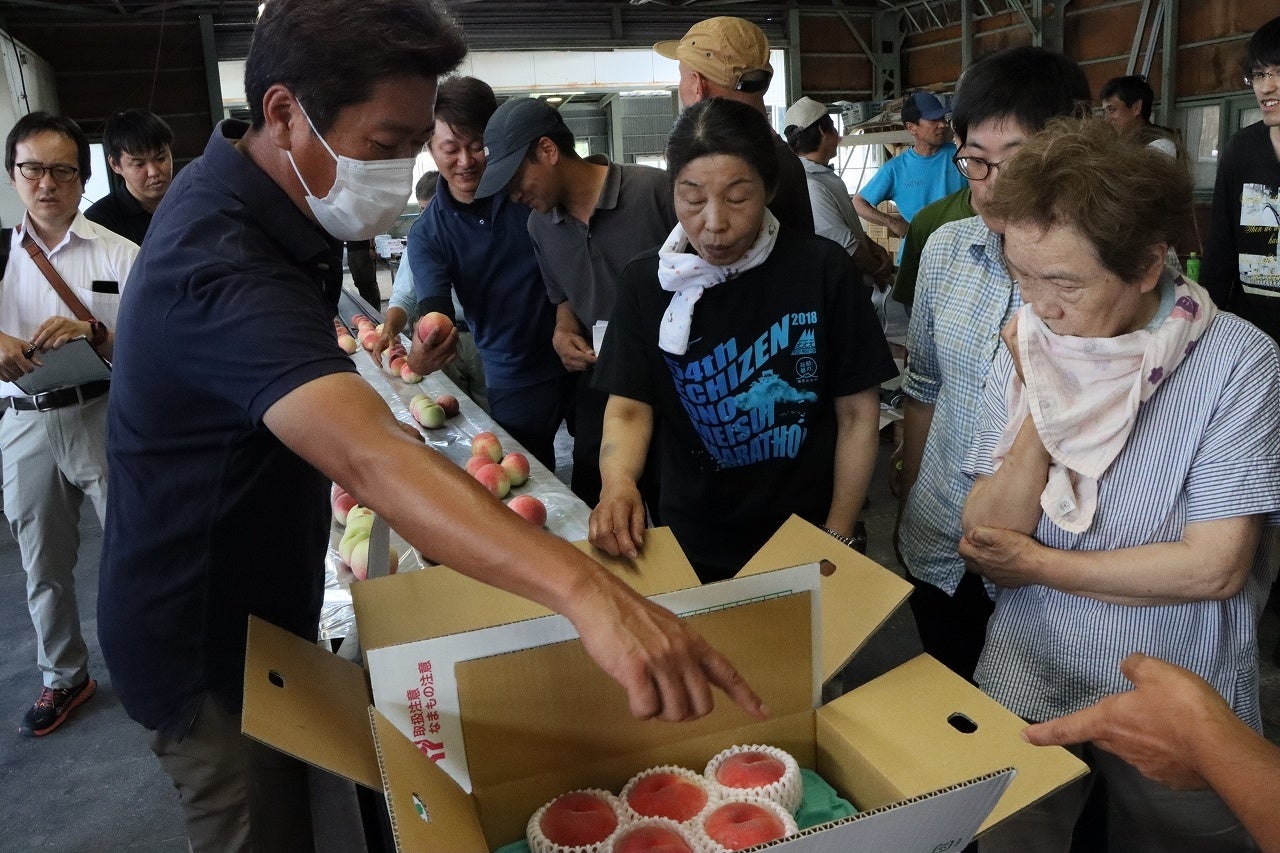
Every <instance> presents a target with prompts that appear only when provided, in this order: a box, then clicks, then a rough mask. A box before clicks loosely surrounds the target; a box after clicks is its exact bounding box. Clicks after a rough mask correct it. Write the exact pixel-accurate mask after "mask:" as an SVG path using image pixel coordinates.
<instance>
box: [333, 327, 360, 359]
mask: <svg viewBox="0 0 1280 853" xmlns="http://www.w3.org/2000/svg"><path fill="white" fill-rule="evenodd" d="M338 346H340V347H342V351H343V352H345V353H346V354H347V355H354V354H355V351H356V350H358V349H360V344H359V343H357V342H356V339H355V338H353V337H351V336H350V335H348V334H347V333H346V332H343V333H342V334H341V335H338Z"/></svg>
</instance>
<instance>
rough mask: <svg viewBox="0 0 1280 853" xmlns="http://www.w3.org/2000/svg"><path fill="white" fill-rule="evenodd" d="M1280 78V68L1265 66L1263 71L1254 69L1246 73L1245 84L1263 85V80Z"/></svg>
mask: <svg viewBox="0 0 1280 853" xmlns="http://www.w3.org/2000/svg"><path fill="white" fill-rule="evenodd" d="M1272 79H1275V80H1280V68H1264V69H1262V70H1261V71H1258V70H1254V71H1250V72H1249V73H1248V74H1246V75H1244V84H1245V85H1246V86H1261V85H1262V81H1263V80H1272Z"/></svg>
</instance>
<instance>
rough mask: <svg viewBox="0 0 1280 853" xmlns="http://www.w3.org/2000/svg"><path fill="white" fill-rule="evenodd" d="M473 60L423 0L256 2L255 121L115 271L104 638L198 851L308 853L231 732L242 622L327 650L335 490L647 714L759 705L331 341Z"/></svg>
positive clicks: (300, 813) (113, 669) (732, 676)
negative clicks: (487, 480) (551, 614)
mask: <svg viewBox="0 0 1280 853" xmlns="http://www.w3.org/2000/svg"><path fill="white" fill-rule="evenodd" d="M335 21H340V22H341V26H335V25H334V22H335ZM375 42H376V43H377V45H378V49H377V50H376V51H353V50H352V49H351V45H353V44H372V43H375ZM465 50H466V48H465V45H464V42H463V39H462V34H461V32H460V30H459V29H458V28H457V27H456V25H455V24H453V23H452V22H451V20H450V19H449V18H448V17H447V16H446V15H445V14H444V13H443V12H442V11H441V10H440V7H439V6H438V5H437V4H436V3H434V2H429V0H380V2H378V3H367V2H365V0H271V2H270V3H267V4H265V6H264V9H263V12H262V14H261V16H260V17H259V18H258V23H257V25H256V29H255V31H254V35H253V40H252V42H251V44H250V47H249V56H248V59H247V60H246V63H245V90H246V92H247V94H248V100H249V104H250V110H251V114H252V123H251V124H250V125H248V126H246V125H245V124H243V123H242V122H237V121H224V122H222V123H221V124H219V125H218V127H217V128H216V129H215V131H214V133H213V135H212V137H211V138H210V140H209V143H208V145H207V146H206V148H205V152H204V155H203V156H202V157H200V158H199V159H197V160H196V161H194V162H193V163H191V164H190V165H189V166H187V168H185V169H183V171H182V173H181V174H180V175H179V176H178V179H177V180H176V181H175V183H174V185H173V188H172V190H171V191H170V194H169V198H168V200H167V201H166V202H165V204H164V205H163V206H162V207H161V209H160V210H159V211H158V215H157V216H156V218H155V219H154V221H153V222H152V225H151V231H150V232H149V234H148V239H147V247H146V248H144V249H143V251H142V253H141V254H140V255H139V257H138V263H137V264H136V265H135V266H134V268H133V272H132V274H131V276H130V279H129V286H128V288H127V289H126V291H125V299H124V301H123V304H122V305H121V308H120V313H119V329H118V335H119V337H118V340H119V344H118V345H117V347H116V350H115V355H116V360H115V372H114V374H113V379H112V393H111V395H110V402H109V405H108V434H107V455H108V461H109V471H110V474H109V476H110V488H109V496H108V504H107V513H106V517H107V518H106V533H105V537H104V542H103V553H102V560H101V564H100V588H99V589H100V591H99V597H98V633H99V637H100V639H101V643H102V651H103V656H104V658H105V659H106V663H107V668H108V670H109V671H110V674H111V681H112V686H113V687H114V688H115V690H116V692H117V693H118V695H119V697H120V701H121V702H122V703H123V705H124V707H125V710H126V711H127V712H128V713H129V715H130V716H131V717H133V718H134V719H135V720H137V721H138V722H140V723H141V724H142V725H143V726H145V727H146V728H148V729H151V730H152V731H153V735H152V738H151V748H152V751H153V752H154V753H155V754H156V756H157V757H158V758H159V760H160V762H161V765H162V766H163V767H164V769H165V772H166V773H168V774H169V776H170V777H171V778H172V779H173V782H174V786H175V787H176V788H177V790H178V791H179V795H180V800H181V804H182V808H183V810H184V815H185V817H186V824H187V832H188V837H189V840H190V843H191V849H193V850H195V851H231V850H249V849H253V850H273V851H274V850H300V849H311V847H310V844H311V836H312V832H311V812H310V807H309V806H310V803H309V801H308V796H307V782H306V779H307V773H306V768H305V767H304V766H302V765H301V764H300V763H298V762H296V761H294V760H292V759H289V758H287V757H285V756H283V755H281V754H279V753H275V752H274V751H272V750H270V749H268V748H267V747H264V746H262V745H260V744H257V743H255V742H253V741H251V740H250V739H248V738H246V737H245V736H244V735H242V734H241V732H240V708H241V702H242V698H243V697H242V691H243V678H244V658H245V632H246V627H247V622H248V617H249V615H250V614H254V615H256V616H259V617H262V618H264V619H266V620H268V621H270V622H273V623H275V624H276V625H279V626H281V627H283V628H285V629H287V630H289V631H291V632H292V633H294V634H296V635H298V636H299V637H302V638H304V639H306V640H308V641H314V640H315V639H316V635H317V627H318V622H319V612H320V603H321V594H322V585H323V560H324V554H325V549H326V547H327V545H328V538H329V528H330V522H331V519H330V512H329V508H328V491H329V480H330V479H332V480H335V481H336V482H338V483H339V484H341V485H342V486H343V487H344V488H346V489H347V491H348V492H350V493H351V494H352V495H354V496H355V497H356V498H357V499H358V500H359V501H360V503H362V504H365V505H367V506H370V507H371V508H373V509H374V510H375V511H376V512H378V513H379V514H380V515H382V516H383V517H385V518H386V519H387V520H388V521H389V522H390V524H391V526H392V527H394V528H395V529H396V530H397V531H398V532H399V533H400V534H401V535H403V536H404V538H405V539H406V540H408V541H409V543H410V544H411V545H412V546H413V547H414V548H417V549H419V550H421V551H423V552H425V553H427V554H429V555H430V556H431V557H432V558H433V559H434V560H436V561H439V562H443V563H447V564H448V565H450V566H452V567H454V568H455V569H457V570H459V571H461V572H463V573H465V574H468V575H470V576H471V577H473V578H476V579H478V580H481V581H484V582H488V583H493V584H495V585H497V586H500V587H502V588H504V589H506V590H508V591H511V592H514V593H516V594H519V595H523V596H526V597H528V598H530V599H533V600H535V601H538V602H539V603H541V604H543V605H544V606H546V607H549V608H551V609H554V610H558V611H559V612H561V613H563V614H564V615H565V616H566V617H567V618H568V619H569V620H570V621H571V622H572V623H573V624H574V625H575V627H576V628H577V629H578V631H579V633H580V635H581V636H582V640H583V644H584V647H585V649H586V651H587V653H588V654H590V655H591V656H592V658H593V659H594V660H595V661H597V662H598V663H599V664H600V665H601V666H602V667H603V668H604V669H605V671H606V672H607V673H609V674H610V675H611V676H612V677H613V678H615V679H616V680H618V681H619V682H620V683H621V684H622V685H623V686H624V687H625V688H626V690H627V692H628V698H629V702H630V708H631V711H632V712H633V713H634V714H636V715H637V716H642V717H652V716H660V717H663V718H665V719H672V720H676V719H688V718H692V717H695V716H699V715H701V714H705V713H706V712H708V711H709V710H710V707H711V693H710V689H709V687H708V683H712V684H717V685H721V686H723V687H724V688H725V689H727V690H728V691H729V692H730V694H731V696H732V697H733V698H734V699H735V700H736V701H738V702H739V703H740V704H741V705H743V707H744V708H746V709H747V711H748V712H749V713H754V714H755V715H757V716H761V715H762V714H763V713H764V711H763V708H762V706H761V704H760V701H759V699H758V698H756V697H755V694H754V693H752V692H751V690H750V688H749V687H747V686H746V684H745V683H744V682H743V680H742V679H741V677H740V676H738V674H737V673H736V672H735V671H734V670H733V668H732V666H731V665H730V664H729V662H728V661H726V660H725V659H724V658H723V657H722V656H720V655H718V654H717V653H716V652H715V651H714V650H712V649H711V648H710V646H708V645H707V643H706V641H705V640H703V639H702V638H701V637H700V636H699V635H697V634H695V633H693V632H692V630H691V629H689V628H688V627H687V626H686V625H685V624H684V623H683V622H682V621H681V620H679V619H676V618H675V617H674V615H672V614H671V613H670V612H669V611H666V610H663V609H662V608H660V607H657V606H656V605H653V604H652V603H650V602H648V601H647V600H646V599H643V598H641V597H640V596H639V595H638V594H636V593H635V592H633V591H632V590H631V589H630V588H629V587H627V586H625V585H624V584H623V583H622V582H621V581H620V580H618V579H617V578H616V577H614V576H613V575H612V574H610V573H609V572H607V571H606V570H605V569H603V568H602V567H601V566H600V565H599V564H598V563H596V562H595V561H594V560H592V559H591V558H590V557H588V556H587V555H586V554H584V553H583V552H581V551H579V550H578V549H577V548H575V547H573V546H572V545H571V544H569V543H567V542H564V541H563V540H560V539H557V538H555V537H553V536H549V535H547V534H546V533H544V532H541V531H538V530H535V529H534V528H533V527H531V526H530V525H529V524H527V523H526V522H525V521H524V520H523V519H522V518H520V517H519V516H517V515H516V514H515V513H513V512H511V511H510V510H508V509H507V508H506V507H504V506H503V505H502V504H501V503H500V502H499V501H497V500H496V499H494V498H493V496H492V495H490V494H489V493H488V492H487V491H486V490H485V489H484V488H483V487H482V486H480V485H479V483H477V482H476V481H475V480H474V479H472V478H471V477H468V476H467V475H466V473H465V472H463V471H462V470H461V469H460V468H458V467H457V466H456V465H454V464H452V463H451V462H449V460H448V459H446V458H445V457H444V456H442V455H441V454H439V453H436V452H434V451H433V450H430V449H429V448H427V447H425V446H424V445H423V443H422V439H421V435H420V434H419V433H418V431H417V430H416V429H413V428H411V427H408V426H407V425H404V424H401V423H400V422H399V421H397V420H396V418H395V416H394V415H393V414H392V412H391V410H390V409H389V408H388V407H387V404H386V403H385V402H384V401H383V400H382V399H381V398H380V397H379V396H378V394H377V392H375V391H374V390H373V389H372V388H371V387H370V386H369V384H368V383H366V382H365V381H364V380H362V379H361V378H360V377H359V375H358V374H357V373H356V371H355V367H354V365H353V363H352V361H351V359H350V358H349V357H347V356H346V354H345V353H343V352H342V350H341V349H340V348H339V347H338V346H337V343H336V341H335V340H334V337H333V325H332V323H333V317H334V314H335V313H336V307H337V297H338V289H339V286H340V279H339V276H340V273H341V267H340V266H339V262H338V260H339V254H340V250H341V243H340V242H339V241H342V240H358V239H366V238H368V237H370V236H371V235H374V234H377V233H379V232H380V231H382V230H383V229H384V228H385V227H386V226H387V225H388V224H389V223H390V221H391V220H393V219H394V218H395V217H396V216H397V215H398V214H399V213H400V212H401V210H402V209H403V208H404V202H405V192H406V190H407V188H408V186H409V183H410V178H411V176H412V169H413V161H414V156H415V155H416V154H417V153H418V151H419V150H421V147H422V145H423V143H424V141H425V139H426V137H427V134H428V132H429V131H430V129H431V127H432V115H431V105H432V103H433V102H434V101H435V95H436V77H437V75H439V74H442V73H445V72H447V71H450V70H452V69H453V68H454V67H456V66H457V64H458V63H459V62H460V61H461V59H462V57H463V55H464V53H465Z"/></svg>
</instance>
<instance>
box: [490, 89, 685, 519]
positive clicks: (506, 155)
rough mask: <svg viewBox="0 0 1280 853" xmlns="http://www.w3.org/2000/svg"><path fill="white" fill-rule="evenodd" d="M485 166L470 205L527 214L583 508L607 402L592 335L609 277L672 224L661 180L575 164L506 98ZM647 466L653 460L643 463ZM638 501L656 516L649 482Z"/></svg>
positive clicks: (522, 104)
mask: <svg viewBox="0 0 1280 853" xmlns="http://www.w3.org/2000/svg"><path fill="white" fill-rule="evenodd" d="M484 140H485V151H486V153H487V158H488V165H487V166H486V168H485V173H484V176H483V177H482V178H481V179H480V185H479V187H478V188H477V190H476V194H477V195H478V196H487V195H490V194H492V193H497V192H501V191H502V190H503V189H504V188H505V189H506V191H507V193H508V194H509V195H510V196H511V199H512V200H513V201H515V202H518V203H520V204H524V205H527V206H528V207H530V208H532V209H533V213H532V214H530V216H529V236H530V237H531V238H532V240H533V249H534V254H536V255H537V258H538V266H539V268H540V269H541V270H542V278H543V281H544V282H545V283H546V285H547V295H548V297H549V298H550V299H551V302H552V304H554V305H555V306H556V326H555V332H554V334H553V335H552V339H551V343H552V346H554V347H555V350H556V352H557V353H558V354H559V356H560V360H561V361H562V362H563V363H564V366H565V367H566V368H567V369H568V370H569V371H571V372H575V373H577V374H578V377H579V379H578V383H577V388H576V391H575V401H574V420H573V477H572V480H571V482H570V487H571V488H572V489H573V492H574V494H576V495H577V496H578V497H580V498H582V500H584V501H586V503H587V504H588V505H590V506H592V507H594V506H595V505H596V503H597V502H598V501H599V498H600V436H601V432H602V430H603V428H604V407H605V404H606V403H607V402H608V400H609V397H608V395H607V394H603V393H601V392H599V391H596V390H595V389H594V388H592V387H591V380H592V377H593V375H594V374H593V369H594V366H595V363H596V352H595V346H594V337H595V335H594V334H593V332H594V331H595V330H596V329H597V327H598V326H599V325H600V324H607V323H608V321H609V317H610V316H611V315H612V314H613V304H614V297H615V296H616V294H617V282H618V276H619V275H620V274H621V273H622V268H623V267H625V266H626V265H627V262H628V261H630V260H631V259H632V258H633V257H635V256H636V255H638V254H639V253H640V252H643V251H645V250H646V249H651V248H653V247H654V246H658V245H660V244H661V243H662V241H663V240H665V239H666V237H667V235H668V234H669V233H671V229H672V228H673V227H674V226H675V223H676V214H675V206H674V203H673V201H672V193H671V183H670V181H669V180H668V179H667V174H666V172H663V171H661V170H659V169H653V168H650V167H648V166H638V165H634V164H625V165H624V164H621V163H610V162H609V161H608V159H606V158H604V157H603V156H600V155H593V156H591V157H588V158H585V159H584V158H582V157H580V156H579V155H578V153H577V151H576V150H574V138H573V132H572V131H570V130H569V128H568V126H567V125H565V123H564V119H563V118H562V117H561V115H560V112H559V110H557V109H556V108H555V107H553V106H551V105H550V104H548V103H547V102H545V101H542V100H539V99H537V98H512V99H511V100H508V101H507V102H506V103H504V104H502V105H501V106H500V107H498V110H497V112H495V113H494V114H493V116H492V117H491V118H490V119H489V123H488V124H487V125H486V126H485V131H484ZM651 458H652V459H654V460H655V463H654V464H655V465H656V458H657V454H656V453H655V454H651ZM640 486H641V493H642V494H643V495H644V497H645V501H646V503H647V504H648V505H649V506H650V508H651V510H652V509H656V507H657V500H656V497H657V492H656V486H657V478H656V477H647V478H645V479H644V480H643V481H642V482H641V484H640Z"/></svg>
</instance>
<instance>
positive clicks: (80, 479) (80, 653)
mask: <svg viewBox="0 0 1280 853" xmlns="http://www.w3.org/2000/svg"><path fill="white" fill-rule="evenodd" d="M106 427H107V397H106V395H103V396H101V397H98V398H96V399H93V400H90V401H89V402H87V403H83V404H80V405H75V406H65V407H63V408H61V409H54V410H53V411H50V412H26V411H19V410H18V409H13V408H10V409H9V410H8V411H6V412H5V413H4V417H3V418H0V458H2V459H3V471H4V474H3V477H4V514H5V516H6V517H7V518H8V519H9V529H10V530H12V531H13V537H14V538H15V539H16V540H17V541H18V548H19V550H20V552H21V553H22V567H23V569H25V570H26V573H27V609H28V610H29V611H30V612H31V624H32V625H33V626H35V629H36V664H37V665H38V666H39V667H40V670H41V672H42V673H43V676H44V684H45V686H46V687H55V688H63V687H75V686H76V685H78V684H80V683H81V682H83V681H84V680H85V679H86V678H87V677H88V675H89V650H88V648H87V647H86V646H85V642H84V637H83V635H82V634H81V633H80V610H79V607H78V606H77V604H76V582H75V576H74V574H73V572H74V570H75V567H76V554H77V552H78V551H79V549H80V506H81V504H82V503H83V502H84V497H85V495H88V496H89V500H90V501H92V502H93V508H94V509H95V510H96V511H97V513H98V521H99V522H102V521H104V519H105V517H106V511H107V455H106V447H105V445H106V434H107V429H106Z"/></svg>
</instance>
